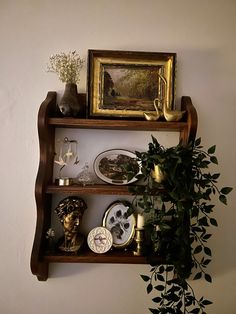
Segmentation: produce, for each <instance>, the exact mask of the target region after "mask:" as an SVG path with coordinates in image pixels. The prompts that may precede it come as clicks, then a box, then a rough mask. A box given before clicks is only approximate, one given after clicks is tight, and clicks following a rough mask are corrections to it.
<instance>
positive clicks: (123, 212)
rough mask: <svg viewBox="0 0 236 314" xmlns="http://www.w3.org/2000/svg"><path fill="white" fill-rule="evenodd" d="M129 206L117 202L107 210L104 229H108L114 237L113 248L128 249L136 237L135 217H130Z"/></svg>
mask: <svg viewBox="0 0 236 314" xmlns="http://www.w3.org/2000/svg"><path fill="white" fill-rule="evenodd" d="M128 208H129V207H128V206H126V205H125V203H123V202H121V201H115V202H113V203H112V204H110V206H109V207H108V209H107V210H106V212H105V214H104V218H103V227H105V228H106V229H108V230H109V231H110V232H111V234H112V237H113V246H114V247H116V248H125V247H127V246H128V245H129V244H130V243H131V242H132V241H133V238H134V235H135V223H136V220H135V217H134V215H130V216H128V214H127V212H128Z"/></svg>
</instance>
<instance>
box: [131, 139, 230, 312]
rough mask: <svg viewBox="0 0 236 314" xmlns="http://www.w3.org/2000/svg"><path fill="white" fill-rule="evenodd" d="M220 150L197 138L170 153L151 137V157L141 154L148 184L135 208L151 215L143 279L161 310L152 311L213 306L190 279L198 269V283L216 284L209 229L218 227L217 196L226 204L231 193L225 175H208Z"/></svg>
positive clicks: (138, 190)
mask: <svg viewBox="0 0 236 314" xmlns="http://www.w3.org/2000/svg"><path fill="white" fill-rule="evenodd" d="M215 148H216V147H215V146H212V147H210V148H209V149H208V150H207V151H204V150H203V147H202V146H201V139H197V140H196V141H195V142H194V143H190V144H188V145H186V146H182V145H180V144H179V145H177V146H175V147H171V148H167V149H165V148H164V147H163V146H161V145H160V144H159V143H158V141H157V140H156V138H154V137H152V142H151V143H149V147H148V150H147V151H146V152H136V155H137V159H138V160H139V162H140V163H141V172H142V173H141V174H140V175H139V178H140V179H142V180H143V182H144V184H143V185H140V186H136V187H132V188H131V189H132V192H133V193H134V194H136V197H135V201H136V202H137V204H136V205H138V206H139V207H141V208H143V210H144V212H145V213H148V216H149V219H147V221H146V224H145V231H146V245H147V251H146V252H147V257H148V260H149V262H150V264H151V270H150V274H149V275H141V277H142V279H143V280H144V281H145V282H146V283H147V293H148V294H149V293H151V292H152V291H157V292H158V296H156V297H154V298H153V299H152V300H153V301H154V303H155V304H156V308H150V309H149V310H150V311H151V312H152V313H184V314H185V313H202V314H204V313H206V312H205V307H206V306H207V305H209V304H211V303H212V302H211V301H209V300H207V299H205V298H203V297H201V298H199V299H197V297H195V294H194V291H193V289H192V287H191V286H190V284H189V282H188V280H187V279H188V278H189V276H190V275H191V274H192V273H193V270H194V268H195V269H196V270H195V271H194V273H195V274H194V275H192V276H194V277H193V279H200V278H202V277H204V278H205V279H206V280H207V281H208V282H211V281H212V279H211V276H210V275H209V274H208V273H207V270H206V268H207V265H208V264H209V263H210V262H211V249H210V248H209V247H208V245H207V240H208V239H209V238H210V237H211V234H210V233H209V232H208V228H209V226H211V225H212V226H217V221H216V219H215V218H214V217H212V214H213V209H214V205H213V204H212V196H214V195H215V194H218V197H219V200H220V201H221V202H222V203H224V204H225V205H226V204H227V197H226V195H227V194H228V193H230V191H231V190H232V188H230V187H223V188H221V189H219V188H218V187H217V180H218V178H219V176H220V174H219V173H213V174H211V173H210V172H209V166H210V165H211V164H212V163H213V164H217V163H218V161H217V158H216V156H215V155H214V153H215ZM134 207H135V206H134ZM158 258H159V259H158ZM160 258H164V262H163V263H162V262H160ZM157 260H158V262H157Z"/></svg>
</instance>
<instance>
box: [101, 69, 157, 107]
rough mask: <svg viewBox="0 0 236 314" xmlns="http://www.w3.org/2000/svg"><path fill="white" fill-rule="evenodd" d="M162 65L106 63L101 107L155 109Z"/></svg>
mask: <svg viewBox="0 0 236 314" xmlns="http://www.w3.org/2000/svg"><path fill="white" fill-rule="evenodd" d="M161 68H162V67H161V66H144V65H141V66H139V65H125V66H124V65H121V66H118V65H104V68H103V80H102V82H103V84H102V88H103V93H102V94H103V101H102V102H101V104H100V109H108V108H109V109H115V110H124V109H126V110H153V100H154V99H155V98H157V97H160V93H161V91H160V90H159V87H158V86H159V77H158V73H160V71H161Z"/></svg>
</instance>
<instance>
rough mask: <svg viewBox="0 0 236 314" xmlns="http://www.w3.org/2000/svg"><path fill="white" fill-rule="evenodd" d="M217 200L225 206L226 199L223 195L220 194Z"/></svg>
mask: <svg viewBox="0 0 236 314" xmlns="http://www.w3.org/2000/svg"><path fill="white" fill-rule="evenodd" d="M219 200H220V201H221V203H223V204H225V205H227V198H226V196H225V195H223V194H220V196H219Z"/></svg>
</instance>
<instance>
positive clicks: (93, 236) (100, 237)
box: [87, 227, 113, 253]
mask: <svg viewBox="0 0 236 314" xmlns="http://www.w3.org/2000/svg"><path fill="white" fill-rule="evenodd" d="M87 242H88V246H89V248H90V249H91V250H92V251H93V252H94V253H106V252H107V251H109V250H110V248H111V247H112V244H113V239H112V234H111V232H110V231H109V230H108V229H106V228H104V227H96V228H94V229H92V230H91V231H90V232H89V234H88V238H87Z"/></svg>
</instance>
